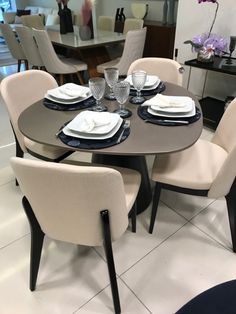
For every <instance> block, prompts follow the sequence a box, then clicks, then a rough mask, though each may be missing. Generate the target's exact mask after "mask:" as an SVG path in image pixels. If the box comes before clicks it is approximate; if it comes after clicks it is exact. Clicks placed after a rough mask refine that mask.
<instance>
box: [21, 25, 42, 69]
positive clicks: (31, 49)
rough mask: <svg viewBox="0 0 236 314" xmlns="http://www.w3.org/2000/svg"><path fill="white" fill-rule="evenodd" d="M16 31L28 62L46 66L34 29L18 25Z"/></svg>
mask: <svg viewBox="0 0 236 314" xmlns="http://www.w3.org/2000/svg"><path fill="white" fill-rule="evenodd" d="M15 31H16V33H17V35H18V37H19V39H20V43H21V46H22V48H23V50H24V53H25V55H26V57H27V60H28V62H29V63H30V64H31V65H33V66H38V67H42V66H44V63H43V60H42V58H41V56H40V54H39V50H38V46H37V45H36V42H35V39H34V36H33V31H32V29H31V28H29V27H26V26H16V27H15Z"/></svg>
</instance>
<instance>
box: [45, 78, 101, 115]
mask: <svg viewBox="0 0 236 314" xmlns="http://www.w3.org/2000/svg"><path fill="white" fill-rule="evenodd" d="M95 103H96V100H95V99H94V97H93V96H92V93H91V90H90V88H89V87H86V86H81V85H77V84H74V83H66V84H64V85H61V86H58V87H56V88H53V89H50V90H48V91H47V93H46V95H45V96H44V100H43V104H44V106H46V107H47V108H49V109H53V110H62V111H73V110H78V109H86V108H90V107H93V106H94V105H95Z"/></svg>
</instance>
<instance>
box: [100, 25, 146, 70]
mask: <svg viewBox="0 0 236 314" xmlns="http://www.w3.org/2000/svg"><path fill="white" fill-rule="evenodd" d="M146 32H147V28H146V27H145V28H143V29H140V30H134V31H129V32H128V33H127V35H126V40H125V46H124V49H123V53H122V56H121V58H117V59H115V60H112V61H109V62H106V63H103V64H100V65H98V66H97V72H98V73H104V70H105V69H106V68H111V67H115V68H118V69H119V73H120V75H127V71H128V69H129V67H130V65H131V63H132V62H134V61H135V60H137V59H139V58H141V57H142V55H143V49H144V44H145V39H146Z"/></svg>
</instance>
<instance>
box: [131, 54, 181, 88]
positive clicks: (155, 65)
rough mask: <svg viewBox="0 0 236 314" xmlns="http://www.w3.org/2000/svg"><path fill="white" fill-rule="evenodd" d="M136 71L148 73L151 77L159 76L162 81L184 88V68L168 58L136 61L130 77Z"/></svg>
mask: <svg viewBox="0 0 236 314" xmlns="http://www.w3.org/2000/svg"><path fill="white" fill-rule="evenodd" d="M135 70H143V71H146V72H147V73H148V74H150V75H157V76H158V77H159V78H160V79H161V80H162V81H166V82H170V83H173V84H177V85H180V86H182V82H183V71H182V66H181V65H180V64H179V63H178V62H177V61H175V60H172V59H167V58H142V59H139V60H136V61H134V62H133V63H132V64H131V66H130V68H129V70H128V73H127V74H128V75H129V74H131V73H132V72H133V71H135Z"/></svg>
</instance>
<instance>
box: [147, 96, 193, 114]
mask: <svg viewBox="0 0 236 314" xmlns="http://www.w3.org/2000/svg"><path fill="white" fill-rule="evenodd" d="M142 106H148V109H147V112H148V113H150V114H151V115H153V116H158V117H165V118H188V117H193V116H194V115H195V114H196V107H195V102H194V101H193V99H192V98H190V97H184V96H164V95H161V94H157V95H156V96H155V97H153V98H150V99H148V100H147V101H145V102H144V103H143V105H142Z"/></svg>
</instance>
